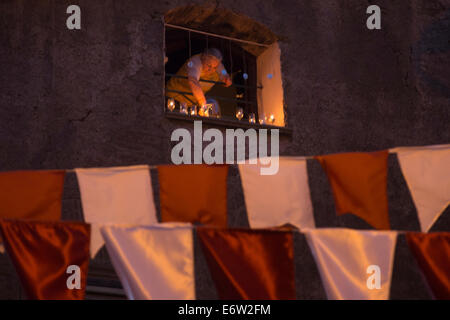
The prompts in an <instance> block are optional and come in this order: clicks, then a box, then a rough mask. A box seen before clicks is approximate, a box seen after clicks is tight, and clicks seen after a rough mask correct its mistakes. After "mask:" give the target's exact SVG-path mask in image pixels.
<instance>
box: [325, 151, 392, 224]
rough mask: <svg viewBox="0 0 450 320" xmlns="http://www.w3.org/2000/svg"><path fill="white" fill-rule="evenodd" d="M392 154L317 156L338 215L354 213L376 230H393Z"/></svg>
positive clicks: (381, 152)
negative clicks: (389, 173) (389, 178)
mask: <svg viewBox="0 0 450 320" xmlns="http://www.w3.org/2000/svg"><path fill="white" fill-rule="evenodd" d="M388 155H389V153H388V151H387V150H386V151H377V152H368V153H362V152H361V153H359V152H352V153H340V154H332V155H326V156H317V157H316V159H317V160H319V162H320V164H321V165H322V168H323V169H324V171H325V172H326V174H327V176H328V180H329V182H330V185H331V188H332V189H333V196H334V202H335V205H336V211H337V214H338V215H342V214H345V213H352V214H354V215H357V216H358V217H360V218H362V219H364V220H365V221H366V222H367V223H369V224H370V225H371V226H373V227H374V228H376V229H390V225H389V213H388V199H387V158H388Z"/></svg>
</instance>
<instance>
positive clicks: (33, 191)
mask: <svg viewBox="0 0 450 320" xmlns="http://www.w3.org/2000/svg"><path fill="white" fill-rule="evenodd" d="M64 175H65V171H62V170H38V171H10V172H0V218H11V219H30V220H41V221H57V220H59V219H60V217H61V198H62V193H63V186H64Z"/></svg>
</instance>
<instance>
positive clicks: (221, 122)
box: [165, 111, 292, 136]
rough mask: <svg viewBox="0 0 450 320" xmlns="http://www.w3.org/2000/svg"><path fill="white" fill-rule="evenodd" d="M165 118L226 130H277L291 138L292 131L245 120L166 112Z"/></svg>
mask: <svg viewBox="0 0 450 320" xmlns="http://www.w3.org/2000/svg"><path fill="white" fill-rule="evenodd" d="M165 113H166V118H168V119H175V120H183V121H188V122H192V121H195V120H201V121H202V122H203V123H205V124H209V125H217V126H222V127H226V128H233V129H234V128H244V129H249V128H253V129H255V130H258V129H279V132H280V134H282V135H287V136H292V129H290V128H286V127H279V126H275V125H268V124H259V123H249V122H247V121H245V120H241V121H238V120H230V119H223V118H220V119H218V118H208V117H201V116H191V115H185V114H182V113H179V112H176V111H173V112H170V111H166V112H165Z"/></svg>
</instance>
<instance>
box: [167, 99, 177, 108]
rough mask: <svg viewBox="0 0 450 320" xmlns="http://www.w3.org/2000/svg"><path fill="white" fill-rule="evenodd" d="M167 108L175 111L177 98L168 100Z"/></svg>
mask: <svg viewBox="0 0 450 320" xmlns="http://www.w3.org/2000/svg"><path fill="white" fill-rule="evenodd" d="M167 109H169V110H170V111H173V109H175V100H173V99H172V98H170V99H168V100H167Z"/></svg>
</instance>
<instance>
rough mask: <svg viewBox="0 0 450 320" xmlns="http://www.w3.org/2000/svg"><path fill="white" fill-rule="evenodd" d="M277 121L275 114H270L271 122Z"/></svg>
mask: <svg viewBox="0 0 450 320" xmlns="http://www.w3.org/2000/svg"><path fill="white" fill-rule="evenodd" d="M274 122H275V116H274V115H273V114H271V115H270V123H272V124H273V123H274Z"/></svg>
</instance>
